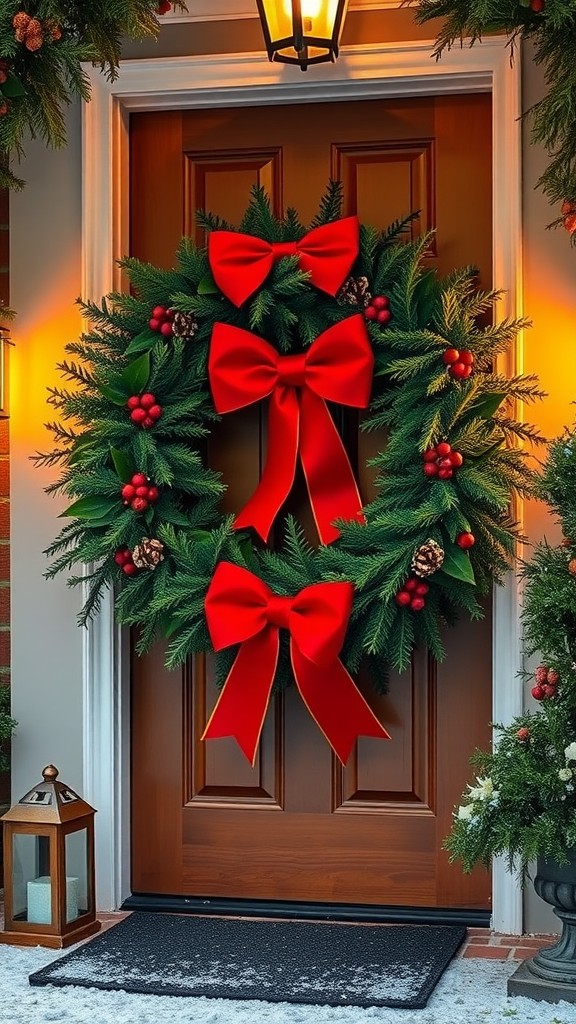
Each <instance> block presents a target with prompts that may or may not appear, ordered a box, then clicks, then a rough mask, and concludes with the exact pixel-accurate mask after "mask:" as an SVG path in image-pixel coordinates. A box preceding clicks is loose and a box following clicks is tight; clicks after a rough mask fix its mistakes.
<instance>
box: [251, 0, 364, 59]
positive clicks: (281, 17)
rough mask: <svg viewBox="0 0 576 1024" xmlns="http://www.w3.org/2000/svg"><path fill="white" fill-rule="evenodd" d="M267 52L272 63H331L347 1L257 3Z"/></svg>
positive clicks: (271, 0) (273, 0) (263, 0)
mask: <svg viewBox="0 0 576 1024" xmlns="http://www.w3.org/2000/svg"><path fill="white" fill-rule="evenodd" d="M256 3H257V6H258V13H259V15H260V20H261V22H262V31H263V32H264V40H265V42H266V50H267V51H268V56H269V58H270V60H272V61H280V62H281V63H284V64H296V65H298V66H299V67H300V68H301V69H302V71H306V69H307V68H308V66H309V65H310V64H322V63H324V62H325V61H334V60H335V59H336V57H337V56H338V46H339V43H340V36H341V34H342V27H343V25H344V18H345V16H346V9H347V7H348V0H281V2H278V0H256Z"/></svg>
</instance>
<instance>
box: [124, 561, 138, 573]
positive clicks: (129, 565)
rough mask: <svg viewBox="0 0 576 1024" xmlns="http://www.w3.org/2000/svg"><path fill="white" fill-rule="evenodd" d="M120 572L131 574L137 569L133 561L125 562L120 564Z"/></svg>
mask: <svg viewBox="0 0 576 1024" xmlns="http://www.w3.org/2000/svg"><path fill="white" fill-rule="evenodd" d="M122 572H125V573H126V575H127V576H133V575H134V573H136V572H138V570H137V568H136V566H135V565H134V562H126V565H123V566H122Z"/></svg>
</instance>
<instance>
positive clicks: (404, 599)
mask: <svg viewBox="0 0 576 1024" xmlns="http://www.w3.org/2000/svg"><path fill="white" fill-rule="evenodd" d="M395 600H396V604H399V605H400V607H401V608H405V607H406V606H407V605H409V604H410V601H411V600H412V598H411V597H410V594H409V593H408V591H407V590H399V591H398V593H397V594H396V598H395Z"/></svg>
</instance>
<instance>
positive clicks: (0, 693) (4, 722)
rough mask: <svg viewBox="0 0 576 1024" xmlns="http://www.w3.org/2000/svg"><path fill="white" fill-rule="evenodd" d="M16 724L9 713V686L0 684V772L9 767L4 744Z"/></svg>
mask: <svg viewBox="0 0 576 1024" xmlns="http://www.w3.org/2000/svg"><path fill="white" fill-rule="evenodd" d="M17 724H18V723H17V722H15V721H14V719H13V718H12V716H11V714H10V687H9V686H2V685H0V772H6V771H8V769H9V767H10V761H9V758H8V754H7V752H6V744H7V742H8V740H9V739H10V737H11V735H12V733H13V731H14V729H15V728H16V725H17Z"/></svg>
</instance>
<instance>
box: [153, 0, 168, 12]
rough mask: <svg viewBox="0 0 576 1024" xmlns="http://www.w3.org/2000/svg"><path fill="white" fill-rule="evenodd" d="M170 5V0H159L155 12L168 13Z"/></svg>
mask: <svg viewBox="0 0 576 1024" xmlns="http://www.w3.org/2000/svg"><path fill="white" fill-rule="evenodd" d="M171 7H172V4H171V3H170V0H160V3H159V4H158V7H157V8H156V14H168V11H169V10H170V9H171Z"/></svg>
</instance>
